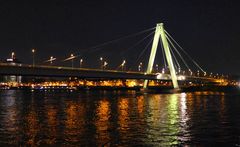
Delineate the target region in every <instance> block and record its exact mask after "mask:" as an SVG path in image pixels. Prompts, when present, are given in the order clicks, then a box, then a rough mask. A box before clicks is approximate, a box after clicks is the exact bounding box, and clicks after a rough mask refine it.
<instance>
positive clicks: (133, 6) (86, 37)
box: [0, 0, 240, 75]
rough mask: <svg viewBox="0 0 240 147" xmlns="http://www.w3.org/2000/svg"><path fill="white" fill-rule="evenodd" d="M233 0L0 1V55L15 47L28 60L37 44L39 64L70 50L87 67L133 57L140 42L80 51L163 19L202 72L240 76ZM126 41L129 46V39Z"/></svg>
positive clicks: (239, 21) (239, 22)
mask: <svg viewBox="0 0 240 147" xmlns="http://www.w3.org/2000/svg"><path fill="white" fill-rule="evenodd" d="M237 2H238V1H237V0H234V1H233V0H209V1H204V0H201V1H190V0H165V1H163V0H156V1H154V0H145V1H144V0H141V1H140V0H138V1H134V0H119V1H118V0H112V1H110V0H95V1H93V0H92V1H91V0H85V1H84V0H78V1H71V0H49V1H45V2H43V1H16V2H14V1H10V0H1V1H0V59H1V60H4V59H5V58H7V57H10V54H11V52H12V51H14V52H15V53H16V55H17V58H19V60H21V61H22V62H24V63H29V64H30V63H31V61H32V58H31V49H32V48H36V49H37V53H36V60H37V62H38V63H42V62H43V61H44V60H46V59H48V58H49V56H51V55H53V56H56V57H57V58H58V59H60V60H63V59H64V58H65V57H67V56H69V55H70V54H71V53H75V54H81V56H82V57H83V58H85V60H86V66H87V64H88V65H89V67H90V66H92V67H94V64H96V63H94V62H97V60H98V59H99V57H100V56H103V57H104V58H107V59H108V60H113V61H112V62H116V63H117V62H120V60H122V59H123V58H126V60H131V59H132V60H134V58H131V57H130V56H129V55H136V54H139V53H140V52H141V49H143V48H144V46H142V47H141V46H139V47H137V48H138V49H133V50H130V51H128V52H127V53H128V54H127V55H126V57H123V56H124V54H121V56H119V59H117V58H116V57H115V56H116V55H115V56H112V57H111V54H110V52H111V53H112V52H113V54H117V53H120V52H121V47H120V46H121V45H119V44H116V45H115V46H114V44H111V46H110V47H108V48H109V49H107V47H106V52H107V53H104V51H103V50H104V49H101V52H99V53H95V52H94V53H93V54H92V55H88V56H89V57H87V55H86V56H85V55H84V52H85V51H86V50H88V49H90V48H91V47H92V46H95V45H98V44H101V43H103V42H107V41H110V40H113V39H116V38H121V37H124V36H126V35H129V34H133V33H136V32H139V31H141V30H145V29H148V28H152V27H155V26H156V23H159V22H163V23H164V24H165V29H166V30H167V31H168V32H169V33H171V34H172V35H173V36H174V39H175V40H177V41H178V43H179V44H180V45H181V46H182V47H183V48H184V49H185V50H186V51H187V52H188V53H189V54H190V55H191V56H192V58H194V59H195V60H196V61H197V62H198V63H199V64H200V65H201V66H202V67H203V68H204V69H206V71H209V72H214V73H224V74H238V75H239V74H240V68H239V65H240V59H239V55H240V51H239V50H240V17H239V16H240V12H239V11H240V10H239V4H238V3H237ZM136 40H137V39H136ZM121 44H124V41H123V42H121ZM126 44H127V45H131V43H129V42H127V41H126ZM127 45H126V46H127ZM110 48H111V49H110ZM125 54H126V53H125ZM90 56H91V57H90ZM130 58H131V59H130ZM158 59H159V60H160V58H159V57H158ZM90 60H91V61H90ZM118 60H119V61H118ZM109 62H110V61H109ZM129 62H133V61H129ZM58 64H61V63H58ZM64 64H68V63H64ZM76 64H77V63H76Z"/></svg>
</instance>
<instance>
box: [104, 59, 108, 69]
mask: <svg viewBox="0 0 240 147" xmlns="http://www.w3.org/2000/svg"><path fill="white" fill-rule="evenodd" d="M107 65H108V63H107V61H104V63H103V69H106V67H107Z"/></svg>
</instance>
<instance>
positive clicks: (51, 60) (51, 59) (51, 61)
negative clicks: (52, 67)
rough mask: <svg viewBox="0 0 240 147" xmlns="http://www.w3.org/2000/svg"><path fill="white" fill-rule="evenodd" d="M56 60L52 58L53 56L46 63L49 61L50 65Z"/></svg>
mask: <svg viewBox="0 0 240 147" xmlns="http://www.w3.org/2000/svg"><path fill="white" fill-rule="evenodd" d="M56 59H57V58H54V57H53V56H51V57H50V59H49V60H48V61H50V63H51V64H52V63H53V61H54V60H56Z"/></svg>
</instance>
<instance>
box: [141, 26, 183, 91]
mask: <svg viewBox="0 0 240 147" xmlns="http://www.w3.org/2000/svg"><path fill="white" fill-rule="evenodd" d="M160 38H161V41H162V44H163V48H164V52H165V55H166V59H167V63H168V67H169V70H170V74H171V78H172V83H173V88H174V89H178V88H179V86H178V82H177V76H176V71H175V68H174V65H173V60H172V56H171V52H170V49H169V45H168V42H167V39H166V34H165V31H164V27H163V23H159V24H157V26H156V30H155V35H154V39H153V44H152V49H151V54H150V57H149V61H148V67H147V71H146V73H147V74H150V73H151V72H152V68H153V64H154V59H155V56H156V52H157V47H158V42H159V39H160ZM147 86H148V80H145V81H144V85H143V88H144V89H147Z"/></svg>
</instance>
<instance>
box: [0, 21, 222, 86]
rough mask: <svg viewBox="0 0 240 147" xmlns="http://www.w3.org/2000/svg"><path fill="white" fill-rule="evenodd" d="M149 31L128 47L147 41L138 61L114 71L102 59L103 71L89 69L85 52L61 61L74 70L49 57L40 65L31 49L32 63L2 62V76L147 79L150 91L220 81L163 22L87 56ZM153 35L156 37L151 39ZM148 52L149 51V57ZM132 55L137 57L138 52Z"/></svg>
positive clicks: (103, 44)
mask: <svg viewBox="0 0 240 147" xmlns="http://www.w3.org/2000/svg"><path fill="white" fill-rule="evenodd" d="M154 29H155V30H154ZM149 31H151V32H150V33H148V34H146V35H145V36H144V37H143V38H141V39H139V40H138V41H137V42H136V43H135V44H133V45H131V46H130V47H129V48H127V50H131V49H134V48H135V47H137V46H138V45H140V44H142V43H143V42H144V41H146V40H147V39H148V42H147V44H146V45H145V46H144V48H143V49H142V51H141V52H140V54H138V55H137V58H136V59H128V60H126V59H123V60H122V62H121V63H120V64H119V65H118V66H117V67H116V68H115V69H107V67H108V66H109V62H107V61H105V60H104V58H103V57H101V56H100V58H99V61H100V68H88V67H86V65H85V66H84V67H83V65H84V61H83V58H82V56H83V55H84V53H81V54H80V53H78V54H71V55H70V57H68V58H65V59H63V60H62V62H67V61H71V67H64V66H56V65H53V62H55V60H56V57H53V56H50V58H49V59H48V60H46V61H44V63H50V65H40V64H36V63H35V50H32V53H33V57H32V58H33V62H32V64H21V63H0V74H1V75H21V76H47V77H79V78H95V79H143V80H145V82H144V88H147V85H148V80H168V81H169V80H171V81H172V84H173V87H174V88H179V85H178V81H184V80H187V81H191V80H198V81H210V82H217V81H219V80H218V79H216V78H214V77H213V76H211V75H210V74H209V75H207V72H206V71H205V70H203V68H202V67H201V66H199V64H198V63H197V62H196V61H195V60H193V58H192V57H191V56H190V55H189V54H188V53H187V52H186V51H185V50H184V49H183V48H182V47H181V46H180V45H179V44H178V43H177V41H175V40H174V39H173V37H172V36H171V35H170V34H169V33H168V32H167V31H166V30H165V29H164V26H163V24H162V23H159V24H157V26H156V27H154V28H151V29H147V30H144V31H141V32H138V33H135V34H131V35H128V36H124V37H122V38H120V39H115V40H112V41H108V42H105V43H102V44H100V45H97V46H94V47H92V48H91V49H89V50H86V51H85V53H86V54H89V53H94V54H95V55H96V54H97V52H98V51H102V50H103V49H102V48H103V47H104V46H106V45H109V44H114V43H116V42H118V41H120V40H124V39H127V38H131V37H134V36H138V35H140V34H143V33H146V32H149ZM153 34H154V36H152V35H153ZM151 36H152V37H151ZM151 44H152V47H151V50H149V47H150V45H151ZM160 47H161V50H160V51H161V54H162V61H163V63H162V64H163V65H162V68H161V69H160V64H156V63H158V60H156V59H159V57H158V56H156V55H157V51H158V49H159V48H160ZM127 50H124V54H126V52H127ZM146 51H150V55H149V54H148V53H147V52H146ZM116 52H117V53H118V52H119V55H122V54H121V51H115V53H116ZM132 53H134V54H137V53H139V52H132ZM78 57H79V58H80V60H79V67H74V60H76V59H77V58H78ZM98 57H99V55H98ZM98 57H97V58H98ZM120 57H121V56H120ZM13 58H15V56H14V54H12V59H13ZM141 58H145V62H147V64H145V65H147V66H146V67H145V68H146V69H144V68H143V63H144V62H143V61H141ZM129 61H134V62H139V61H140V62H139V63H137V66H136V65H135V67H137V68H136V69H135V70H132V68H131V66H130V65H129V66H130V68H128V69H127V66H126V65H127V62H129ZM190 64H192V65H193V66H194V67H193V68H195V70H196V72H195V73H194V72H193V70H192V68H191V67H190ZM182 65H183V66H182Z"/></svg>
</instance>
